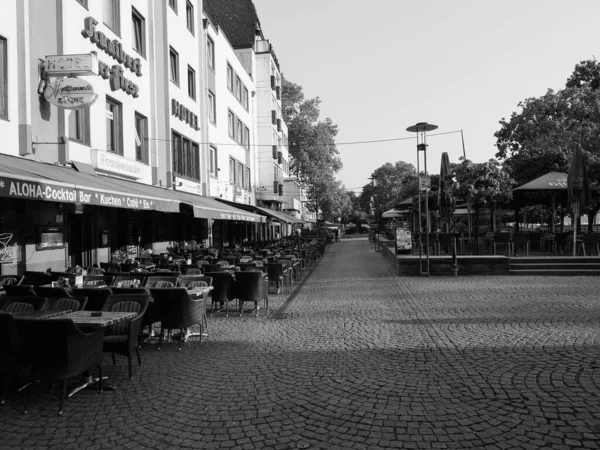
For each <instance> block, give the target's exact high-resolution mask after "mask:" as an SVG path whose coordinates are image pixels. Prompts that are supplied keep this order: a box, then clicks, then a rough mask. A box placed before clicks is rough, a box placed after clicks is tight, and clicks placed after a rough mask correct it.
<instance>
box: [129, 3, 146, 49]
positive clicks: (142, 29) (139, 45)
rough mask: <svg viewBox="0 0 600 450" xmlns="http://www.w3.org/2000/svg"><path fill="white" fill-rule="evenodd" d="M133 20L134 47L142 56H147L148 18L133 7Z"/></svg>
mask: <svg viewBox="0 0 600 450" xmlns="http://www.w3.org/2000/svg"><path fill="white" fill-rule="evenodd" d="M131 22H132V27H133V30H132V34H133V49H134V50H135V51H136V52H138V53H139V54H140V55H142V56H144V57H145V56H146V19H144V16H142V15H141V14H140V13H139V12H137V11H136V10H135V8H131Z"/></svg>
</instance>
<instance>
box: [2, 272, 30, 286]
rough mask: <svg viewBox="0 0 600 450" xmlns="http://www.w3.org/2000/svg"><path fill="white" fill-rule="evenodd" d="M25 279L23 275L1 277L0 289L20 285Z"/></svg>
mask: <svg viewBox="0 0 600 450" xmlns="http://www.w3.org/2000/svg"><path fill="white" fill-rule="evenodd" d="M23 278H25V277H24V276H23V275H0V289H2V288H3V287H4V286H8V285H9V284H11V285H13V286H14V285H19V284H21V282H22V281H23Z"/></svg>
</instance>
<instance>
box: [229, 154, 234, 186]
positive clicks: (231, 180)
mask: <svg viewBox="0 0 600 450" xmlns="http://www.w3.org/2000/svg"><path fill="white" fill-rule="evenodd" d="M229 184H235V159H233V158H229Z"/></svg>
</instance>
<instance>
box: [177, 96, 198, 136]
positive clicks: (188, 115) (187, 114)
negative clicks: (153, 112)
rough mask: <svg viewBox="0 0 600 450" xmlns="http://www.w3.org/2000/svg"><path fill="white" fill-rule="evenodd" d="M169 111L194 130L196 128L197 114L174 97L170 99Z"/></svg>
mask: <svg viewBox="0 0 600 450" xmlns="http://www.w3.org/2000/svg"><path fill="white" fill-rule="evenodd" d="M171 113H172V114H173V115H174V116H175V117H178V118H179V120H181V121H183V122H185V123H187V124H188V125H189V126H190V127H192V128H193V129H194V130H198V129H199V127H198V116H197V115H196V114H194V113H193V112H192V111H190V110H189V109H188V108H186V107H185V106H184V105H183V104H181V103H179V102H178V101H177V100H175V99H174V98H173V99H171Z"/></svg>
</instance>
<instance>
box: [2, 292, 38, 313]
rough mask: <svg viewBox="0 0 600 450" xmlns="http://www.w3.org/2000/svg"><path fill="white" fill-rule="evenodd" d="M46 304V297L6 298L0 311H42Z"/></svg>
mask: <svg viewBox="0 0 600 450" xmlns="http://www.w3.org/2000/svg"><path fill="white" fill-rule="evenodd" d="M46 302H47V300H46V297H38V296H35V295H32V296H29V297H25V296H18V297H8V298H7V299H6V303H5V304H4V306H3V307H2V310H3V311H6V312H17V311H42V310H43V309H44V308H45V307H46Z"/></svg>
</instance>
